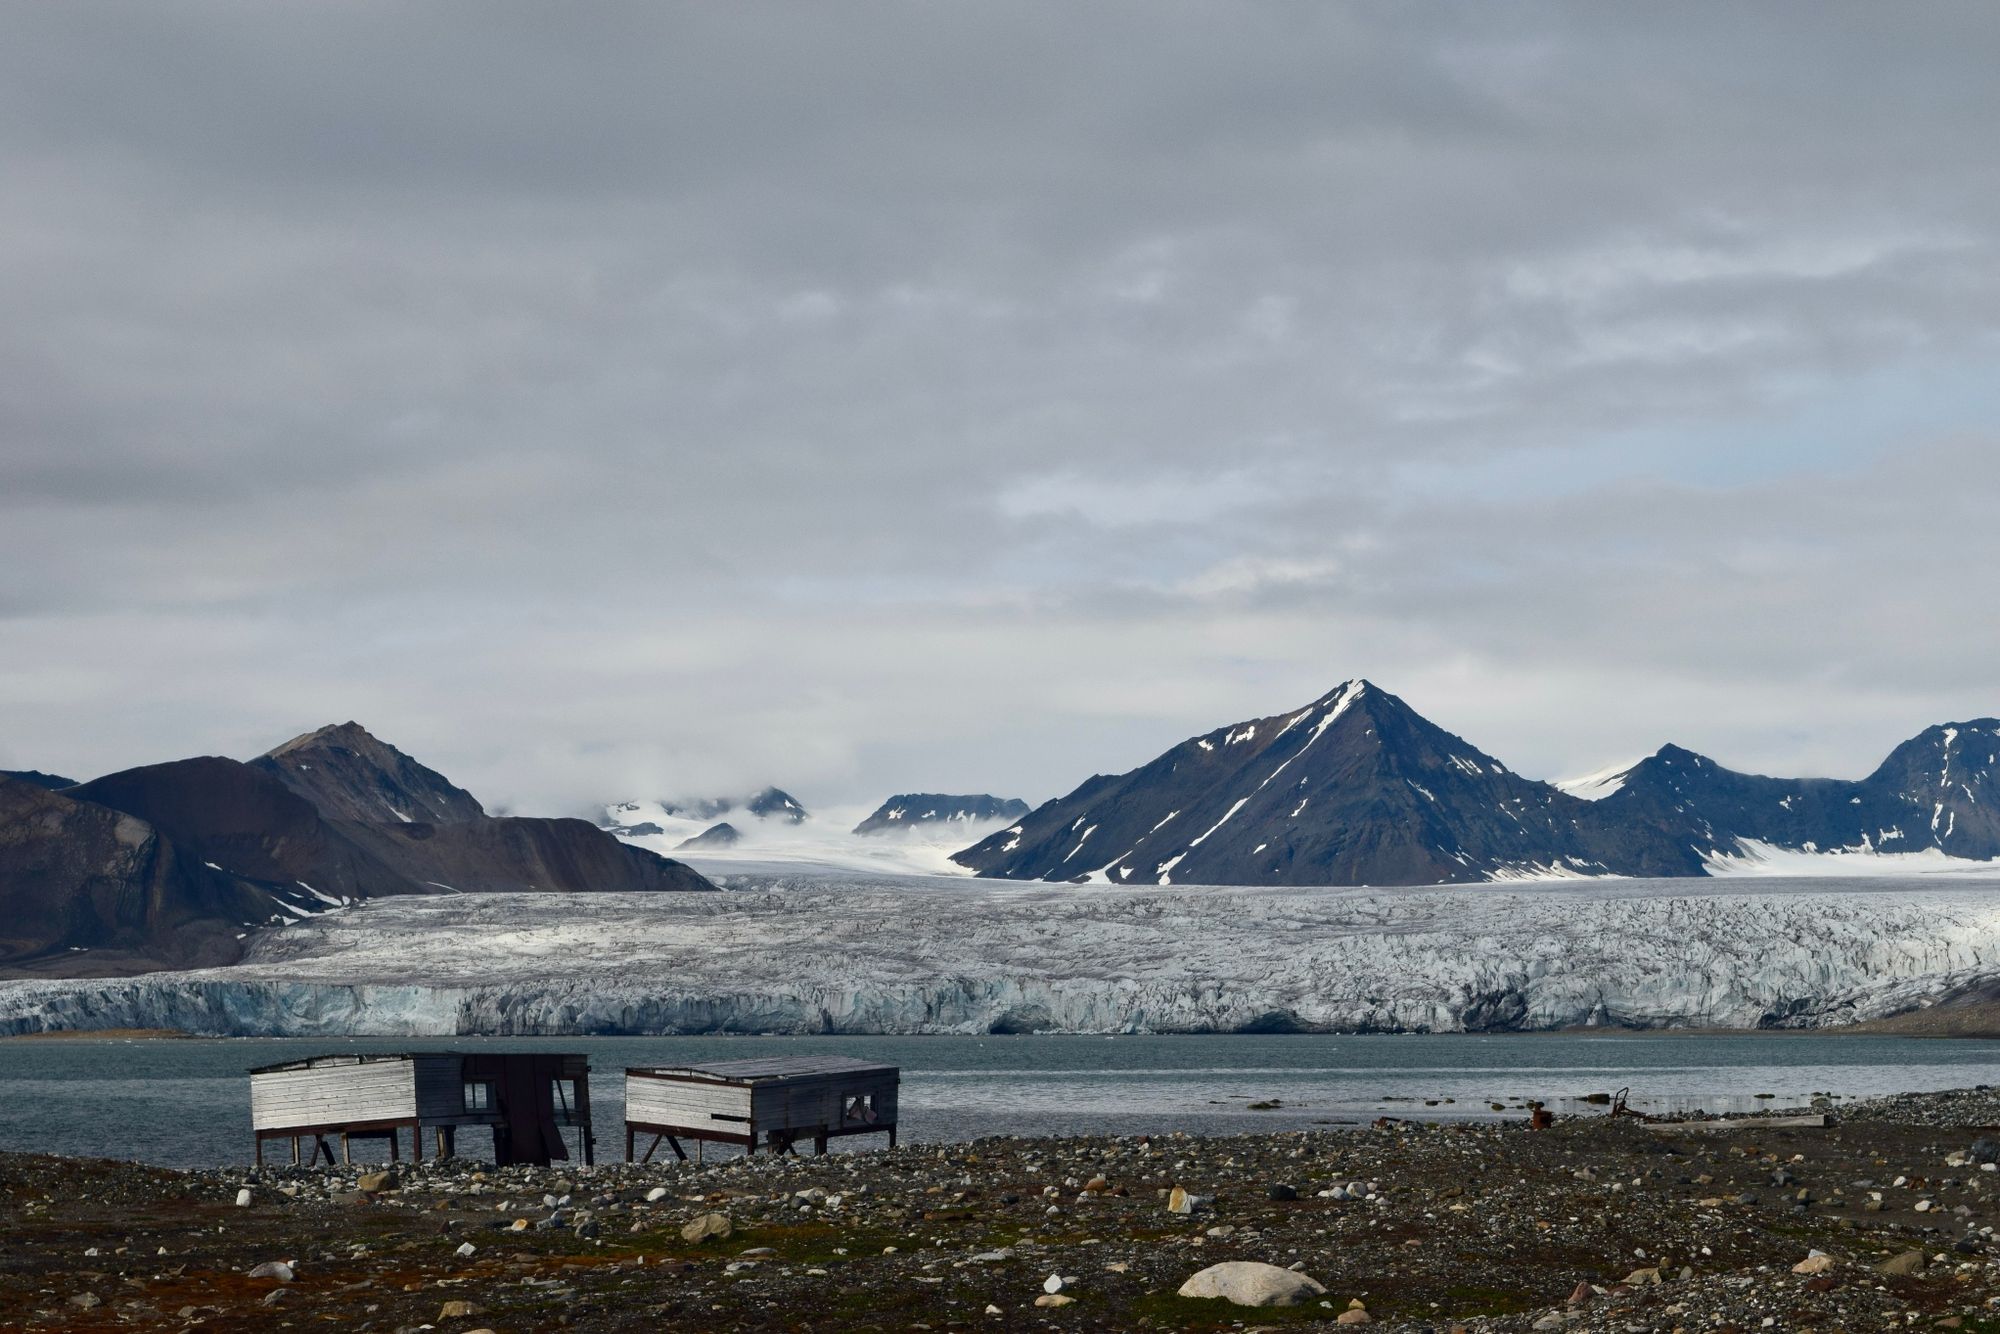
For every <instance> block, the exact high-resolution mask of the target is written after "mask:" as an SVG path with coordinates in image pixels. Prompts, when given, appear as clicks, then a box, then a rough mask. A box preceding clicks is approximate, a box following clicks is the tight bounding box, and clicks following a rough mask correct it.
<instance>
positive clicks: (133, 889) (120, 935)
mask: <svg viewBox="0 0 2000 1334" xmlns="http://www.w3.org/2000/svg"><path fill="white" fill-rule="evenodd" d="M0 785H4V788H5V800H4V802H0V905H9V907H10V908H11V909H12V910H13V911H14V913H15V916H16V917H17V918H18V920H17V921H16V922H15V923H14V924H13V925H11V926H10V925H7V924H0V968H17V969H18V968H21V967H26V966H29V964H30V962H32V961H39V962H35V963H34V966H35V967H40V968H44V969H46V968H49V967H55V966H57V965H58V964H60V965H61V966H63V967H66V968H68V969H70V971H71V972H72V973H76V974H78V975H81V974H82V973H85V972H88V973H90V974H91V975H102V974H103V973H104V972H106V971H133V970H137V969H143V968H154V967H169V966H181V965H185V964H191V963H196V962H204V963H205V962H227V961H228V960H229V959H233V958H235V957H237V950H238V949H239V947H238V946H237V944H236V941H237V938H238V934H239V932H241V931H242V930H243V929H244V927H245V926H246V924H262V923H264V922H267V921H271V920H280V919H285V918H296V917H299V916H303V915H305V914H308V913H312V912H319V911H325V910H327V909H329V908H332V907H337V906H340V905H341V904H342V903H344V902H347V901H352V900H358V899H364V898H371V897H377V896H382V895H392V894H431V893H442V892H445V891H447V890H457V891H461V892H478V891H528V890H538V891H555V892H564V893H581V892H591V891H660V890H708V889H713V888H714V886H713V885H712V884H710V883H709V882H708V881H707V880H706V879H704V878H703V877H702V876H701V875H699V874H698V873H696V872H695V871H693V870H692V869H690V868H689V867H687V866H685V865H683V864H682V863H680V862H677V861H674V860H672V859H670V858H666V857H661V856H659V855H658V854H656V853H652V852H648V851H646V850H645V849H643V848H636V847H631V846H629V845H627V844H624V843H621V842H619V841H618V840H617V839H616V838H613V837H612V836H611V835H610V834H608V833H606V832H604V831H603V830H601V829H598V828H597V827H596V826H594V825H592V824H590V823H589V822H588V821H585V820H545V819H532V818H526V817H505V818H499V817H493V816H488V815H486V814H485V813H484V811H483V810H482V808H481V807H480V805H479V803H478V802H477V801H475V800H473V798H472V797H471V796H470V795H469V794H467V793H466V792H464V791H463V790H462V789H460V788H457V787H454V786H453V785H452V784H451V783H450V782H448V781H446V780H445V779H444V778H443V777H442V776H440V775H438V774H436V773H434V772H433V771H431V770H429V769H426V768H424V767H423V766H422V765H420V764H418V763H416V761H414V760H412V759H410V758H409V757H408V756H406V755H404V754H402V753H401V752H400V751H398V750H396V749H395V748H394V747H392V746H389V745H386V744H385V743H383V742H380V741H378V740H376V739H375V738H374V737H372V736H369V735H368V733H367V732H365V731H364V730H362V729H361V728H360V727H358V726H356V725H354V724H351V723H350V724H344V725H342V726H340V727H331V728H322V729H321V730H320V731H318V732H313V733H309V734H307V735H306V736H305V737H301V738H299V739H298V740H296V741H293V742H288V743H287V744H286V745H284V746H281V747H279V748H278V749H277V750H275V751H273V752H271V754H270V755H268V756H265V757H263V758H261V759H259V760H257V761H254V762H252V763H249V764H243V763H239V762H238V761H236V760H231V759H223V758H220V757H216V756H204V757H201V758H197V759H190V760H175V761H172V762H169V763H166V764H153V765H145V766H142V767H140V768H137V769H128V770H125V771H123V772H120V773H115V774H108V775H106V776H105V777H103V778H98V779H94V780H92V781H91V782H88V783H83V784H79V785H76V786H72V787H66V788H64V789H63V790H62V791H61V792H50V791H48V790H47V789H46V788H45V787H43V786H41V785H39V784H34V783H30V782H26V781H20V780H14V779H0ZM321 803H324V804H323V805H322V804H321ZM384 809H386V811H387V814H377V812H379V811H382V810H384ZM419 812H422V813H425V814H434V815H437V816H439V817H440V818H438V819H436V820H430V819H423V820H420V819H417V818H415V815H416V814H417V813H419ZM357 813H359V814H362V815H368V816H369V817H370V818H365V819H364V818H356V816H357ZM445 817H448V818H445ZM73 946H74V948H72V947H73ZM77 949H82V950H87V951H89V953H87V954H80V953H76V952H75V951H76V950H77ZM100 950H102V951H106V952H105V953H100V952H99V951H100ZM58 952H59V953H60V954H62V955H63V956H64V958H63V959H60V960H58V959H57V958H56V954H57V953H58Z"/></svg>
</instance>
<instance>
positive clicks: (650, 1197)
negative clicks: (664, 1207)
mask: <svg viewBox="0 0 2000 1334" xmlns="http://www.w3.org/2000/svg"><path fill="white" fill-rule="evenodd" d="M666 1198H667V1188H666V1187H665V1186H655V1187H653V1188H652V1189H651V1190H649V1191H647V1192H646V1203H648V1204H658V1203H659V1202H660V1201H661V1200H664V1199H666Z"/></svg>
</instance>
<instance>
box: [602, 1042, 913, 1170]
mask: <svg viewBox="0 0 2000 1334" xmlns="http://www.w3.org/2000/svg"><path fill="white" fill-rule="evenodd" d="M901 1078H902V1076H901V1071H899V1070H898V1069H897V1068H896V1067H895V1066H893V1065H877V1064H875V1063H873V1062H871V1061H857V1060H853V1059H851V1058H849V1057H845V1056H760V1057H755V1058H752V1059H750V1060H744V1061H716V1062H713V1063H710V1064H705V1065H662V1066H649V1067H644V1068H628V1069H627V1070H626V1071H625V1157H626V1159H627V1161H630V1160H631V1158H632V1153H633V1148H634V1146H635V1140H636V1138H637V1136H639V1135H641V1134H649V1135H651V1136H652V1137H653V1142H652V1144H651V1145H649V1146H648V1147H647V1149H646V1159H651V1158H652V1156H653V1150H654V1149H657V1148H658V1147H659V1146H660V1142H661V1141H662V1140H665V1141H666V1142H667V1143H668V1144H669V1145H670V1146H672V1148H673V1151H674V1153H675V1154H677V1155H678V1156H680V1157H681V1158H686V1157H687V1152H686V1151H685V1150H684V1149H682V1148H681V1141H682V1140H684V1139H691V1140H694V1141H695V1142H696V1143H697V1144H700V1143H703V1142H713V1143H718V1144H736V1145H740V1146H742V1148H743V1150H744V1152H745V1153H755V1152H756V1151H757V1146H758V1145H759V1144H760V1143H761V1144H763V1145H764V1146H765V1147H766V1148H768V1149H769V1150H770V1151H771V1152H773V1153H789V1152H795V1150H794V1149H793V1147H792V1146H793V1144H794V1143H795V1142H796V1141H798V1140H801V1139H807V1138H810V1139H811V1140H812V1142H813V1147H814V1149H815V1150H816V1151H818V1152H820V1153H825V1152H826V1143H827V1140H828V1139H830V1138H832V1137H833V1136H835V1135H872V1134H876V1133H884V1134H887V1135H888V1136H889V1147H890V1148H892V1149H893V1148H894V1147H896V1090H897V1086H898V1085H899V1084H900V1083H901ZM641 1161H645V1160H644V1159H642V1160H641Z"/></svg>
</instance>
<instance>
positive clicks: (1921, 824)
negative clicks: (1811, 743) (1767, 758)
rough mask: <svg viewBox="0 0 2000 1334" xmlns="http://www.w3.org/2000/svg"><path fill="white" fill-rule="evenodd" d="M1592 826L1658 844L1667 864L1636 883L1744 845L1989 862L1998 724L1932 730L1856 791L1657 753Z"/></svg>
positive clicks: (1624, 777) (1997, 821) (1997, 822)
mask: <svg viewBox="0 0 2000 1334" xmlns="http://www.w3.org/2000/svg"><path fill="white" fill-rule="evenodd" d="M1605 786H1606V787H1607V788H1614V789H1615V790H1612V791H1610V792H1609V794H1608V795H1605V796H1603V797H1602V798H1600V799H1599V800H1598V801H1597V803H1596V808H1597V809H1596V811H1595V813H1594V815H1593V820H1594V822H1595V823H1596V824H1597V825H1599V826H1600V827H1602V828H1605V829H1607V830H1609V829H1614V828H1632V827H1635V826H1643V827H1646V828H1649V829H1652V830H1656V831H1659V832H1661V833H1663V834H1665V835H1666V836H1667V838H1668V840H1669V843H1670V845H1671V847H1672V855H1671V856H1670V857H1669V858H1668V861H1667V862H1666V863H1665V864H1663V865H1660V866H1654V865H1650V864H1648V865H1646V866H1644V867H1643V868H1642V870H1641V872H1640V873H1641V874H1647V875H1699V874H1701V873H1702V869H1703V866H1702V864H1703V862H1704V861H1705V860H1706V859H1708V858H1711V857H1715V856H1732V857H1733V856H1740V855H1742V854H1743V853H1744V852H1745V851H1746V844H1747V843H1750V842H1755V843H1763V844H1769V845H1771V846H1773V847H1777V848H1783V849H1788V850H1792V851H1798V852H1835V851H1841V850H1849V851H1857V852H1919V851H1923V850H1926V849H1934V850H1936V851H1938V852H1942V853H1945V854H1946V855H1948V856H1953V857H1965V858H1969V859H1973V860H1980V861H1984V860H1990V859H1992V858H1994V857H2000V809H1996V806H1995V804H1994V803H1996V802H2000V720H1995V719H1991V718H1982V719H1977V720H1974V721H1972V722H1965V723H1951V724H1944V725H1940V726H1937V727H1930V728H1926V729H1925V730H1924V731H1923V732H1921V733H1920V734H1918V735H1917V736H1915V737H1913V738H1911V739H1910V740H1908V741H1906V742H1904V743H1903V744H1902V745H1900V746H1898V747H1896V749H1895V750H1894V751H1892V752H1890V754H1889V757H1888V758H1887V759H1886V760H1884V761H1883V762H1882V764H1881V765H1880V767H1878V768H1877V769H1876V770H1875V772H1874V773H1872V774H1870V775H1869V776H1868V777H1866V778H1863V779H1860V780H1858V781H1849V780H1842V779H1832V778H1766V777H1763V776H1762V775H1758V774H1745V773H1737V772H1736V771H1734V770H1731V769H1726V768H1724V767H1723V766H1722V765H1719V764H1717V763H1716V762H1715V761H1714V760H1711V759H1709V758H1707V757H1706V756H1702V755H1697V754H1695V753H1694V752H1693V751H1691V750H1686V749H1684V748H1682V747H1680V746H1663V747H1662V748H1661V749H1660V750H1659V751H1657V752H1656V753H1654V754H1652V755H1649V756H1648V757H1646V758H1645V759H1643V760H1641V761H1640V762H1639V763H1638V764H1635V765H1633V766H1632V767H1631V768H1630V769H1627V770H1626V771H1625V772H1624V773H1622V774H1620V775H1618V776H1617V777H1616V778H1615V779H1612V780H1610V782H1608V783H1606V784H1605Z"/></svg>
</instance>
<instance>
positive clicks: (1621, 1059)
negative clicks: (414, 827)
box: [0, 1035, 2000, 1167]
mask: <svg viewBox="0 0 2000 1334" xmlns="http://www.w3.org/2000/svg"><path fill="white" fill-rule="evenodd" d="M474 1047H489V1048H493V1049H507V1050H543V1051H579V1050H580V1051H584V1052H587V1053H589V1056H590V1060H591V1068H592V1071H593V1075H594V1078H593V1081H592V1083H593V1087H592V1090H591V1091H592V1101H593V1103H594V1111H595V1118H596V1122H597V1135H598V1141H599V1144H600V1145H601V1146H602V1148H603V1149H604V1152H605V1155H606V1156H607V1157H616V1156H617V1155H618V1153H619V1152H621V1151H622V1149H623V1142H624V1135H623V1118H624V1097H623V1095H624V1090H623V1087H622V1085H623V1078H622V1072H623V1070H624V1068H625V1067H626V1066H628V1065H653V1064H661V1063H671V1062H680V1061H688V1060H703V1059H707V1060H726V1059H730V1058H732V1057H741V1056H750V1055H766V1054H775V1053H777V1052H780V1051H806V1052H818V1053H830V1054H839V1055H844V1056H861V1057H867V1058H869V1059H871V1060H882V1061H887V1062H891V1063H894V1064H897V1065H900V1066H901V1067H902V1068H903V1091H902V1112H901V1117H902V1134H903V1136H904V1138H905V1139H906V1140H916V1141H927V1140H928V1141H941V1140H962V1139H971V1138H975V1137H978V1136H981V1135H992V1134H1125V1133H1137V1132H1156V1133H1157V1132H1162V1131H1171V1130H1187V1131H1197V1132H1202V1133H1209V1134H1228V1133H1232V1132H1243V1131H1253V1130H1265V1129H1271V1130H1276V1129H1300V1128H1304V1127H1310V1126H1325V1125H1330V1124H1335V1125H1337V1124H1341V1123H1360V1122H1366V1121H1369V1120H1372V1119H1373V1118H1374V1117H1376V1116H1378V1115H1381V1114H1384V1113H1387V1114H1389V1115H1394V1116H1407V1117H1433V1118H1436V1117H1459V1116H1495V1115H1501V1114H1502V1113H1496V1112H1494V1111H1492V1110H1491V1107H1490V1104H1492V1103H1494V1102H1500V1103H1504V1104H1509V1111H1508V1112H1507V1113H1505V1114H1509V1115H1514V1116H1519V1115H1522V1112H1521V1111H1520V1110H1519V1107H1518V1104H1519V1103H1520V1102H1521V1101H1522V1100H1525V1099H1530V1098H1535V1099H1541V1100H1544V1101H1547V1102H1549V1103H1551V1104H1552V1105H1554V1106H1556V1107H1558V1108H1559V1109H1568V1108H1574V1109H1578V1110H1594V1109H1585V1108H1584V1107H1583V1105H1582V1104H1581V1103H1574V1104H1572V1103H1569V1102H1568V1101H1567V1100H1573V1099H1581V1098H1583V1097H1585V1096H1586V1095H1588V1094H1591V1093H1595V1092H1605V1093H1609V1092H1614V1091H1616V1090H1618V1089H1620V1088H1623V1087H1626V1086H1630V1087H1631V1089H1632V1091H1633V1102H1634V1105H1635V1106H1638V1107H1640V1108H1642V1109H1646V1110H1670V1109H1671V1110H1683V1109H1690V1108H1706V1109H1708V1110H1711V1111H1732V1110H1742V1109H1744V1108H1748V1107H1766V1106H1784V1105H1792V1104H1800V1103H1803V1102H1805V1101H1806V1100H1807V1099H1808V1098H1809V1097H1811V1096H1812V1095H1814V1094H1831V1095H1835V1096H1838V1097H1843V1098H1851V1097H1860V1096H1867V1095H1870V1094H1878V1093H1896V1092H1916V1091H1922V1090H1929V1089H1943V1088H1961V1087H1966V1086H1970V1085H1974V1084H2000V1041H1992V1042H1988V1041H1924V1040H1919V1039H1910V1038H1867V1037H1815V1036H1788V1037H1761V1036H1742V1037H1708V1036H1704V1037H1671V1036H1661V1037H1623V1036H1605V1037H1594V1036H1582V1035H1561V1036H1533V1037H1521V1036H1491V1037H1486V1036H1479V1037H1474V1036H1426V1037H1248V1036H1241V1035H1230V1036H1223V1037H1116V1038H1101V1037H1097V1038H1091V1037H963V1038H954V1037H926V1038H891V1037H882V1038H823V1037H822V1038H778V1037H761V1038H752V1037H744V1038H730V1037H702V1038H549V1039H534V1038H526V1039H523V1038H509V1039H478V1038H459V1039H449V1040H436V1041H418V1040H413V1039H408V1038H401V1039H353V1040H347V1041H327V1040H324V1039H310V1040H299V1039H265V1038H230V1039H215V1040H209V1039H188V1040H170V1041H74V1040H67V1039H37V1040H32V1041H11V1042H0V1148H5V1149H9V1150H15V1151H31V1152H48V1153H65V1154H80V1155H95V1156H101V1157H112V1158H133V1159H139V1160H142V1161H146V1162H153V1163H160V1164H165V1165H169V1166H177V1167H199V1166H216V1165H221V1164H227V1163H240V1162H244V1161H247V1159H248V1157H249V1155H250V1152H251V1148H252V1142H251V1137H250V1119H249V1080H248V1077H247V1076H246V1074H245V1071H246V1070H247V1069H248V1068H249V1067H251V1066H256V1065H268V1064H271V1063H274V1062H277V1061H284V1060H291V1059H296V1058H298V1057H302V1056H308V1055H312V1054H314V1053H318V1052H324V1051H413V1050H440V1049H445V1048H459V1049H466V1048H474ZM1763 1093H1768V1094H1773V1095H1775V1097H1773V1098H1770V1099H1759V1098H1758V1097H1757V1095H1758V1094H1763ZM1273 1101H1275V1102H1278V1103H1280V1104H1281V1106H1279V1107H1276V1108H1269V1109H1265V1110H1252V1109H1251V1107H1250V1104H1251V1103H1255V1102H1273ZM1427 1104H1429V1105H1427ZM874 1143H876V1141H875V1140H874V1139H873V1138H872V1137H870V1138H868V1139H856V1140H850V1141H847V1145H848V1147H857V1148H858V1147H869V1146H872V1145H873V1144H874ZM474 1147H475V1148H476V1146H474Z"/></svg>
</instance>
